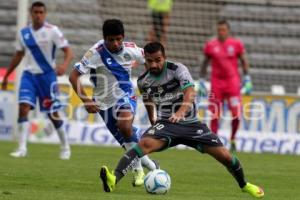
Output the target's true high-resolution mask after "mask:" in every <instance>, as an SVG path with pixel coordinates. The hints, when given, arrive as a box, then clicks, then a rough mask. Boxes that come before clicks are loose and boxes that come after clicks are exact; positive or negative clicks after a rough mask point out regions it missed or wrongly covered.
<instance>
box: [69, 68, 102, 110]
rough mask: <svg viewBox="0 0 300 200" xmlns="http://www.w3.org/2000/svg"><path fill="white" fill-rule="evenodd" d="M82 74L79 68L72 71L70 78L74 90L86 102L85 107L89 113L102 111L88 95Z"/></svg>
mask: <svg viewBox="0 0 300 200" xmlns="http://www.w3.org/2000/svg"><path fill="white" fill-rule="evenodd" d="M80 76H81V73H80V72H79V71H78V70H77V69H73V70H72V72H71V74H70V76H69V80H70V83H71V85H72V87H73V90H74V91H75V93H76V94H77V95H78V97H79V98H80V99H81V101H82V102H83V103H84V106H85V109H86V110H87V111H88V113H97V112H99V111H100V108H99V106H98V105H97V104H96V103H95V102H94V101H93V100H92V99H90V98H89V97H88V96H87V94H86V92H85V90H84V88H83V86H82V84H81V82H80Z"/></svg>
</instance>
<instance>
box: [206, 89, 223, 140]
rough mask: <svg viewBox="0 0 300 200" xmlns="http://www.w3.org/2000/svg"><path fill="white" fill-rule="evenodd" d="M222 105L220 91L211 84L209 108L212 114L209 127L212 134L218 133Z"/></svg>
mask: <svg viewBox="0 0 300 200" xmlns="http://www.w3.org/2000/svg"><path fill="white" fill-rule="evenodd" d="M222 106H223V99H222V91H220V89H218V88H215V87H214V86H212V89H211V92H210V94H209V110H210V112H211V114H212V116H211V121H210V129H211V131H212V132H213V133H214V134H218V129H219V119H220V115H221V109H222Z"/></svg>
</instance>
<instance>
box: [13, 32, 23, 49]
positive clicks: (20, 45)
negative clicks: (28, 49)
mask: <svg viewBox="0 0 300 200" xmlns="http://www.w3.org/2000/svg"><path fill="white" fill-rule="evenodd" d="M15 48H16V51H24V49H25V47H24V44H23V40H22V36H21V33H20V32H19V34H18V37H17V40H16V43H15Z"/></svg>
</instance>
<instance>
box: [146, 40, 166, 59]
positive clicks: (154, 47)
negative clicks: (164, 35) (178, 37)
mask: <svg viewBox="0 0 300 200" xmlns="http://www.w3.org/2000/svg"><path fill="white" fill-rule="evenodd" d="M158 51H161V53H162V55H163V56H165V48H164V46H163V45H162V44H161V43H160V42H150V43H148V44H146V46H145V47H144V52H145V53H149V54H152V53H156V52H158Z"/></svg>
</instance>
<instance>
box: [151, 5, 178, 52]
mask: <svg viewBox="0 0 300 200" xmlns="http://www.w3.org/2000/svg"><path fill="white" fill-rule="evenodd" d="M172 6H173V1H172V0H148V8H149V9H150V10H151V17H152V27H151V29H150V31H149V35H148V39H147V40H148V41H149V42H154V41H159V42H161V43H162V44H163V45H164V46H166V45H167V32H168V27H169V23H170V13H171V10H172Z"/></svg>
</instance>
